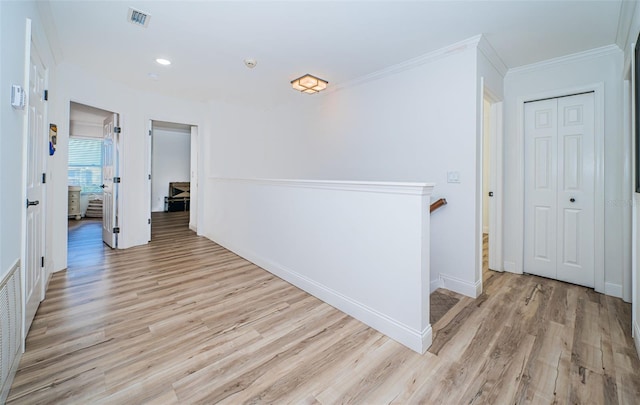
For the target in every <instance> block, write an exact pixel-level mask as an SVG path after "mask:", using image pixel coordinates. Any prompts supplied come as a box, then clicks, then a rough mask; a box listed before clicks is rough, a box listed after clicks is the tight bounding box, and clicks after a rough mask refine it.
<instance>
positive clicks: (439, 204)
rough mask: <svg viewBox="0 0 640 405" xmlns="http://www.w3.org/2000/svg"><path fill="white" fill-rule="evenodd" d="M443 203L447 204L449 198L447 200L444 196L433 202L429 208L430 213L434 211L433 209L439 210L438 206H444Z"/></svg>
mask: <svg viewBox="0 0 640 405" xmlns="http://www.w3.org/2000/svg"><path fill="white" fill-rule="evenodd" d="M443 205H447V200H445V199H444V198H440V199H438V200H436V201H434V202H433V203H432V204H431V208H430V209H429V213H432V212H433V211H435V210H437V209H438V208H440V207H442V206H443Z"/></svg>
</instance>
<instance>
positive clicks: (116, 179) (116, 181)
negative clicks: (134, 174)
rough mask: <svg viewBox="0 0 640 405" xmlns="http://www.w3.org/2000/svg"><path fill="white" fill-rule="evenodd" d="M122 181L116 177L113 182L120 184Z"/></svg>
mask: <svg viewBox="0 0 640 405" xmlns="http://www.w3.org/2000/svg"><path fill="white" fill-rule="evenodd" d="M121 181H122V179H121V178H120V177H114V178H113V182H114V183H120V182H121Z"/></svg>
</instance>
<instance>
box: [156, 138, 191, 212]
mask: <svg viewBox="0 0 640 405" xmlns="http://www.w3.org/2000/svg"><path fill="white" fill-rule="evenodd" d="M152 137H153V148H152V150H153V152H152V159H151V211H152V212H159V211H164V197H166V196H168V195H169V194H168V193H169V183H170V182H176V181H190V173H191V128H190V127H187V129H184V130H180V129H171V128H156V127H154V128H153V136H152Z"/></svg>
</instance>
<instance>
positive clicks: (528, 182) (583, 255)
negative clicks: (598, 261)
mask: <svg viewBox="0 0 640 405" xmlns="http://www.w3.org/2000/svg"><path fill="white" fill-rule="evenodd" d="M594 124H595V122H594V101H593V93H587V94H581V95H576V96H570V97H561V98H556V99H551V100H543V101H537V102H531V103H527V104H525V125H524V126H525V154H526V155H525V237H524V243H525V261H524V271H525V272H526V273H532V274H537V275H540V276H544V277H550V278H556V279H558V280H562V281H568V282H571V283H574V284H580V285H584V286H588V287H593V286H594V282H595V271H594V236H593V232H594V226H595V223H594V218H595V217H594V180H595V179H594V173H595V151H594V139H595V137H594Z"/></svg>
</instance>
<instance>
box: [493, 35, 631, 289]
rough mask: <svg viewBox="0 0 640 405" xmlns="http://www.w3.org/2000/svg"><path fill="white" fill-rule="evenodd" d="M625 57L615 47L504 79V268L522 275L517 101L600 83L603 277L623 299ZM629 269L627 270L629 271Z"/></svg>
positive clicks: (607, 286)
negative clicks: (602, 97) (602, 136)
mask: <svg viewBox="0 0 640 405" xmlns="http://www.w3.org/2000/svg"><path fill="white" fill-rule="evenodd" d="M622 63H623V54H622V52H620V50H619V49H618V48H617V47H607V48H601V49H597V50H593V51H591V52H586V53H583V54H580V55H572V56H569V57H565V58H560V59H558V60H554V61H549V62H546V63H540V64H537V65H534V66H528V67H523V68H518V69H515V70H510V71H509V73H508V74H507V76H506V77H505V114H504V116H505V127H504V128H505V135H504V138H505V139H504V159H505V161H504V164H505V168H504V187H505V192H504V196H505V199H504V211H505V212H504V233H505V235H504V266H505V269H506V270H509V271H516V272H521V271H522V263H523V246H522V241H523V234H522V222H523V215H524V214H523V206H522V201H523V200H522V198H523V191H522V185H521V182H522V180H521V179H522V178H521V176H522V173H523V172H522V148H521V145H522V144H521V140H520V139H518V137H519V135H518V126H519V125H521V123H520V122H518V116H519V115H518V108H519V107H518V100H519V99H522V98H527V97H530V96H535V95H536V94H538V95H539V94H547V93H549V92H555V91H561V90H564V89H572V88H578V87H583V86H588V85H593V84H598V83H603V84H604V139H605V147H604V195H605V207H604V244H605V246H604V266H605V267H604V272H605V292H607V293H608V294H611V295H616V296H621V295H622V280H623V273H622V272H623V269H625V266H624V263H625V262H626V260H625V257H628V256H629V252H625V251H624V249H623V246H624V243H623V242H624V240H625V238H628V235H626V234H624V232H623V226H622V224H623V223H624V221H627V222H629V221H630V208H629V204H625V200H624V189H625V188H628V187H630V185H629V184H626V183H625V180H624V179H625V176H624V173H625V171H626V170H627V171H628V170H629V168H628V167H626V166H625V162H628V159H627V158H626V157H625V154H628V153H629V151H628V149H627V148H625V147H624V145H625V140H624V134H623V130H622V127H621V113H620V112H621V108H622V105H621V103H622V93H621V87H622V77H621V74H622ZM628 270H629V269H625V271H628Z"/></svg>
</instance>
